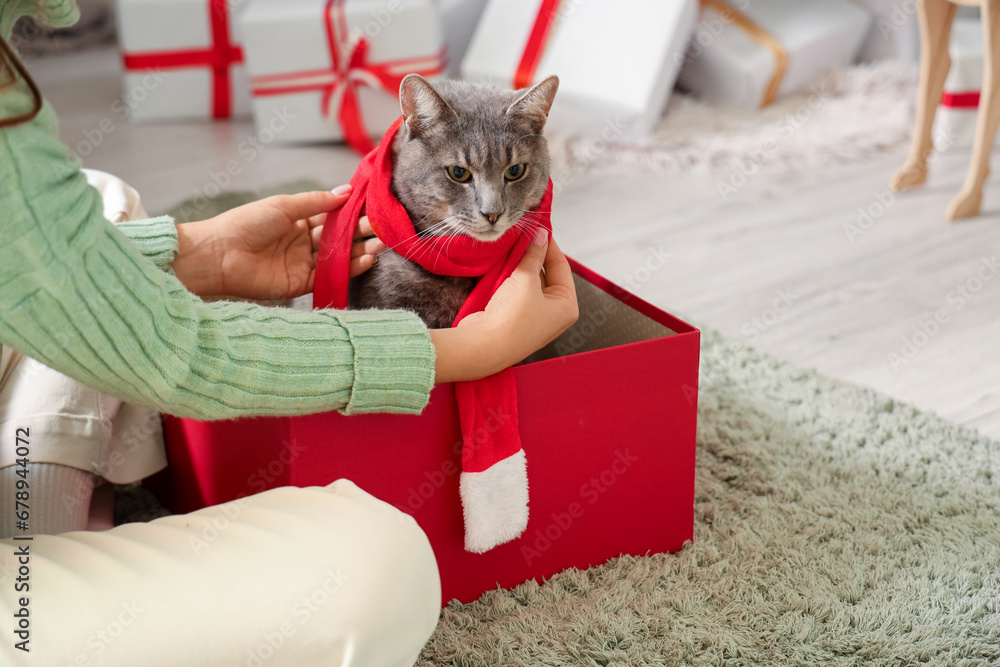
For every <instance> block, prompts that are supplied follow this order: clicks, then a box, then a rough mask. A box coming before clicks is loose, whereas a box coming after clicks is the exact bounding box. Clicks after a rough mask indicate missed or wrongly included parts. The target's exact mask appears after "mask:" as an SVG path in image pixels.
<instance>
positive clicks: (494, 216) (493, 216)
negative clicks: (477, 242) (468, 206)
mask: <svg viewBox="0 0 1000 667" xmlns="http://www.w3.org/2000/svg"><path fill="white" fill-rule="evenodd" d="M480 213H482V214H483V217H484V218H486V219H487V220H489V221H490V224H491V225H495V224H497V221H498V220H499V219H500V216H501V215H503V211H500V212H498V213H494V212H493V211H480Z"/></svg>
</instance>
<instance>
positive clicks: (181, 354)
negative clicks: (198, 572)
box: [0, 88, 434, 419]
mask: <svg viewBox="0 0 1000 667" xmlns="http://www.w3.org/2000/svg"><path fill="white" fill-rule="evenodd" d="M22 96H23V91H22V90H20V89H19V88H15V89H8V90H7V91H4V92H3V93H0V113H5V112H7V111H8V110H9V109H16V108H21V107H23V105H24V99H23V97H22ZM0 211H2V212H3V213H2V217H0V285H2V288H0V342H3V343H4V344H9V345H10V346H11V347H13V348H15V349H17V350H19V351H21V352H22V353H24V354H26V355H28V356H31V357H34V358H36V359H38V360H39V361H42V362H44V363H46V364H47V365H49V366H51V367H53V368H55V369H56V370H59V371H61V372H63V373H66V374H67V375H69V376H71V377H73V378H76V379H78V380H80V381H81V382H84V383H85V384H88V385H90V386H92V387H94V388H96V389H99V390H100V391H102V392H105V393H108V394H112V395H115V396H118V397H120V398H123V399H124V400H127V401H129V402H132V403H135V404H138V405H143V406H147V407H151V408H154V409H158V410H162V411H165V412H170V413H173V414H176V415H179V416H184V417H193V418H198V419H223V418H234V417H240V416H251V415H293V414H307V413H312V412H320V411H326V410H331V409H339V410H343V411H344V412H345V413H348V414H350V413H365V412H404V413H416V412H419V411H421V410H422V409H423V407H424V406H425V405H426V403H427V400H428V397H429V393H430V389H431V387H432V386H433V382H434V348H433V345H432V344H431V341H430V335H429V333H428V331H427V328H426V327H425V326H424V325H423V323H422V322H421V321H420V320H419V319H418V318H417V317H416V316H415V315H413V314H411V313H407V312H403V311H369V312H358V311H351V312H339V311H317V312H314V313H303V312H298V311H292V310H286V309H281V310H279V309H272V308H264V307H261V306H257V305H255V304H246V303H230V302H216V303H204V302H203V301H201V300H200V299H198V298H197V297H195V296H193V295H191V294H190V293H189V292H188V291H187V290H186V289H185V288H184V286H183V285H182V284H181V283H180V282H179V281H178V280H177V279H176V278H175V277H173V276H172V275H169V273H164V272H163V271H160V270H158V269H157V266H156V265H154V263H153V262H151V261H149V260H147V259H146V258H144V257H143V256H142V254H141V253H140V252H139V251H138V250H137V248H136V246H135V245H133V243H132V242H130V241H129V239H128V238H127V237H126V236H125V234H123V233H122V232H121V231H120V230H117V229H115V227H114V225H111V224H110V223H108V222H107V221H106V220H104V217H103V213H102V206H101V201H100V197H99V195H98V193H97V191H96V190H94V189H93V188H91V187H90V186H89V185H88V184H87V182H86V179H85V178H84V176H83V174H82V173H80V171H79V161H78V160H76V159H75V158H70V157H69V156H68V155H67V150H66V147H65V146H64V145H63V144H62V143H61V142H60V141H59V140H58V138H57V127H56V119H55V114H54V113H53V111H52V109H51V107H50V106H49V105H48V104H46V105H45V107H44V108H43V110H42V112H41V113H40V114H39V115H38V117H36V118H35V119H34V120H33V121H32V122H30V123H24V124H21V125H18V126H15V127H8V128H3V129H0ZM164 222H165V221H163V220H160V221H155V222H154V223H152V224H153V225H154V226H155V229H152V228H151V229H150V234H149V235H148V236H145V237H144V236H143V235H142V234H133V236H135V237H136V238H137V240H138V241H139V243H140V244H143V245H144V246H145V249H146V250H147V251H148V252H149V253H150V256H151V258H152V259H153V260H154V261H155V262H156V263H157V264H158V265H160V266H164V264H165V261H166V256H167V255H172V252H173V251H172V247H173V246H172V244H174V243H176V239H175V238H174V239H171V238H169V236H170V235H171V232H170V231H169V226H168V225H166V224H164ZM133 231H134V230H133ZM172 234H174V235H175V234H176V232H172ZM164 235H166V236H164Z"/></svg>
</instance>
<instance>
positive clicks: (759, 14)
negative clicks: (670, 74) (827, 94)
mask: <svg viewBox="0 0 1000 667" xmlns="http://www.w3.org/2000/svg"><path fill="white" fill-rule="evenodd" d="M704 5H705V6H704V8H703V10H702V14H701V20H700V21H699V23H698V27H697V29H696V30H695V34H694V38H693V39H692V41H691V47H690V48H689V49H688V53H687V56H686V58H685V63H684V67H683V68H682V69H681V73H680V79H679V83H680V85H681V87H682V88H684V89H686V90H688V91H691V92H692V93H695V94H696V95H698V96H699V97H701V98H702V99H705V100H708V101H710V102H715V103H717V104H724V105H728V106H733V107H739V108H744V109H755V108H758V107H761V106H766V105H767V104H769V103H770V102H771V101H773V100H774V99H777V98H778V97H781V96H782V95H786V94H788V93H792V92H795V91H797V90H800V89H802V88H803V87H805V86H806V85H807V84H808V83H809V82H810V81H812V80H813V79H815V78H816V77H817V76H819V75H820V74H823V73H824V72H827V71H829V70H831V69H833V68H835V67H838V66H842V65H846V64H848V63H850V62H851V61H852V60H854V58H855V56H856V55H857V53H858V50H859V49H860V48H861V44H862V41H863V40H864V39H865V36H866V35H867V33H868V29H869V26H870V24H871V15H870V14H869V13H868V11H867V10H866V9H864V8H862V7H859V6H858V5H856V4H854V3H853V2H851V0H810V2H798V1H796V0H752V2H751V1H750V0H733V2H732V3H725V2H723V1H722V0H714V1H711V2H705V3H704ZM747 21H749V24H750V25H747V24H746V22H747Z"/></svg>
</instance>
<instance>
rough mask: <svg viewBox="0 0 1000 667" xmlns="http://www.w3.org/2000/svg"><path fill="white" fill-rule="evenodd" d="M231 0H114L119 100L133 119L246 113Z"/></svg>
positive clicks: (236, 8)
mask: <svg viewBox="0 0 1000 667" xmlns="http://www.w3.org/2000/svg"><path fill="white" fill-rule="evenodd" d="M241 9H242V5H241V4H240V3H238V2H233V0H118V2H117V13H118V41H119V45H120V48H121V52H122V60H123V64H124V67H125V76H124V94H123V97H122V101H123V103H124V104H125V105H126V106H127V107H128V110H129V113H130V116H131V117H132V118H133V119H135V120H185V119H206V120H207V119H213V118H232V117H236V116H249V114H250V91H249V87H248V86H247V81H246V73H245V71H244V68H243V64H242V61H243V52H242V48H241V46H240V41H239V33H238V30H237V28H236V20H235V17H234V14H239V12H240V11H241Z"/></svg>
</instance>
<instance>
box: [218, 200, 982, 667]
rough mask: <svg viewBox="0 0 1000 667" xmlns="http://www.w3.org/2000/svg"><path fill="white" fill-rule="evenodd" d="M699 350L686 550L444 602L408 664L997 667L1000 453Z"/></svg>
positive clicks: (926, 421)
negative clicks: (690, 530) (691, 527)
mask: <svg viewBox="0 0 1000 667" xmlns="http://www.w3.org/2000/svg"><path fill="white" fill-rule="evenodd" d="M235 203H238V198H235V199H234V198H233V197H229V198H228V199H227V201H226V202H225V204H226V205H232V204H235ZM200 213H201V214H202V215H205V216H207V215H209V214H211V213H212V211H208V210H205V209H203V210H201V211H200ZM703 340H704V344H703V349H702V379H701V391H700V396H699V416H698V419H699V425H698V463H697V471H696V476H697V481H696V496H695V504H696V512H695V541H694V543H692V544H689V545H688V546H687V547H685V548H684V550H683V551H681V552H680V553H677V554H668V555H656V556H650V557H644V558H631V557H623V558H619V559H615V560H613V561H610V562H608V563H606V564H603V565H600V566H598V567H594V568H591V569H590V570H587V571H584V572H581V571H576V570H571V571H566V572H563V573H561V574H558V575H556V576H554V577H552V578H551V579H550V580H549V581H547V582H545V583H544V584H541V585H539V584H536V583H534V582H530V583H526V584H522V585H521V586H518V587H517V588H515V589H514V590H511V591H502V590H497V591H493V592H490V593H487V594H485V595H484V596H483V597H482V598H481V599H480V600H478V601H477V602H474V603H472V604H467V605H459V604H453V605H452V606H450V607H448V608H447V609H445V610H444V612H443V614H442V617H441V623H440V625H439V626H438V629H437V631H436V632H435V634H434V636H433V638H432V639H431V641H430V643H429V644H428V645H427V647H426V649H425V650H424V652H423V654H422V656H421V659H420V661H419V663H418V664H419V665H427V666H429V665H456V666H459V667H479V666H486V665H498V666H500V665H503V666H517V665H525V666H529V665H530V666H536V665H553V666H554V665H587V666H598V665H602V666H604V665H607V666H612V665H614V666H621V667H625V666H632V665H900V666H904V665H924V664H926V665H948V666H963V665H968V666H972V665H995V664H1000V515H998V507H1000V443H996V442H993V441H991V440H989V439H987V438H985V437H983V436H980V435H978V434H976V433H975V432H974V431H971V430H968V429H965V428H962V427H959V426H955V425H953V424H949V423H946V422H944V421H942V420H940V419H938V418H936V417H933V416H930V415H927V414H924V413H921V412H919V411H917V410H915V409H913V408H910V407H908V406H906V405H902V404H900V403H897V402H895V401H892V400H890V399H887V398H885V397H883V396H880V395H878V394H875V393H873V392H871V391H867V390H864V389H859V388H857V387H854V386H850V385H847V384H844V383H841V382H837V381H834V380H831V379H828V378H825V377H822V376H819V375H817V374H816V373H813V372H810V371H806V370H802V369H800V368H796V367H794V366H791V365H789V364H787V363H784V362H782V361H778V360H777V359H775V358H773V357H771V356H768V355H765V354H762V353H759V352H756V351H754V350H752V349H749V348H747V347H744V346H743V345H740V344H738V343H734V342H730V341H727V340H725V339H723V338H721V337H720V336H718V335H715V334H713V333H711V332H705V333H704V338H703ZM666 427H667V425H665V428H666Z"/></svg>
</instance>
